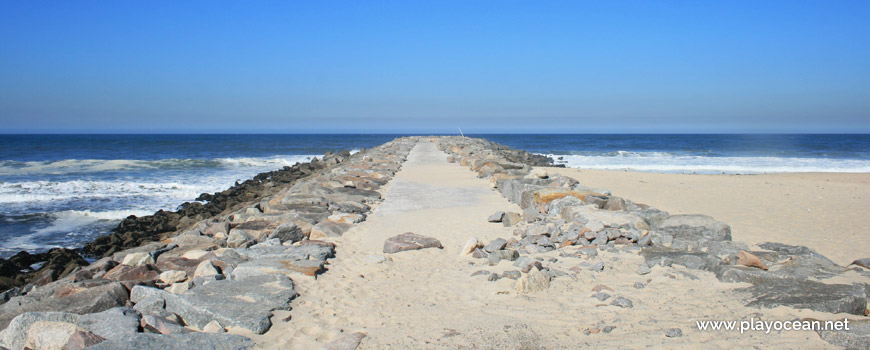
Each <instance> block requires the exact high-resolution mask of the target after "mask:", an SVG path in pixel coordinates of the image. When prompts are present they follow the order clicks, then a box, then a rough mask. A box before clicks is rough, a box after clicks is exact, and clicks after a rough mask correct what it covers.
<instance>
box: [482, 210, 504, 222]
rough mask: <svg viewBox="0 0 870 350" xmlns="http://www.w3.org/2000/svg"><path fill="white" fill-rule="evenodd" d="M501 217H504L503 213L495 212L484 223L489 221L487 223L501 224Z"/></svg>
mask: <svg viewBox="0 0 870 350" xmlns="http://www.w3.org/2000/svg"><path fill="white" fill-rule="evenodd" d="M503 217H504V212H503V211H497V212H495V214H492V215H490V216H489V218H487V219H486V221H489V222H501V219H502V218H503Z"/></svg>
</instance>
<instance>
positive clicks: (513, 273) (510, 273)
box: [501, 270, 523, 280]
mask: <svg viewBox="0 0 870 350" xmlns="http://www.w3.org/2000/svg"><path fill="white" fill-rule="evenodd" d="M522 276H523V275H522V274H521V273H520V272H519V271H517V270H510V271H505V272H502V274H501V277H502V278H510V279H512V280H518V279H520V277H522Z"/></svg>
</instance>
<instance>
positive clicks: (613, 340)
mask: <svg viewBox="0 0 870 350" xmlns="http://www.w3.org/2000/svg"><path fill="white" fill-rule="evenodd" d="M445 158H446V154H444V153H443V152H440V151H438V150H437V149H436V148H435V145H434V144H431V143H427V142H423V143H420V144H418V145H417V146H416V148H415V149H414V150H413V151H412V152H411V154H410V155H409V158H408V161H407V162H406V163H405V164H404V165H403V168H402V170H401V171H400V172H399V173H397V174H396V176H395V178H394V179H393V181H391V182H390V183H389V184H388V185H387V186H385V187H384V188H382V189H381V192H382V193H383V194H384V202H383V203H381V204H380V205H378V206H376V207H375V208H374V210H373V212H372V214H371V215H370V216H369V217H368V219H367V220H366V221H365V222H363V223H361V224H359V225H357V226H355V227H354V228H352V229H351V230H349V231H348V232H346V233H345V234H344V236H343V237H341V238H338V239H335V240H334V241H335V242H336V244H337V257H336V258H335V259H333V260H330V264H329V265H328V269H329V270H328V271H327V272H326V273H324V274H323V275H320V276H318V277H317V279H314V278H310V277H306V276H302V277H298V278H294V282H295V283H296V284H297V286H298V287H297V290H298V291H299V293H300V297H299V298H297V299H296V300H295V301H294V302H293V308H294V309H293V310H292V311H289V312H285V311H282V312H278V313H276V317H273V318H272V322H273V323H274V325H273V327H272V328H271V329H270V330H269V332H267V333H266V334H265V335H262V336H255V335H252V336H251V337H252V338H253V339H254V341H255V342H257V344H258V345H259V346H261V347H263V348H267V349H310V348H316V347H317V346H319V345H322V344H324V343H326V342H329V341H331V340H334V339H337V338H339V337H342V336H343V335H347V334H350V333H353V332H364V333H366V334H367V335H368V337H366V338H365V339H364V340H363V341H362V343H361V346H360V349H420V348H440V349H491V348H499V349H521V348H526V349H533V348H548V349H563V348H581V347H589V346H607V347H618V348H634V349H643V348H650V347H654V348H661V347H666V348H673V347H677V348H698V347H703V348H713V349H720V348H721V349H725V348H736V347H753V346H755V347H765V348H793V349H798V348H807V349H827V348H835V347H833V346H832V345H830V344H828V343H825V342H824V341H822V340H821V339H820V338H819V337H818V335H816V333H815V332H800V331H798V332H782V333H777V334H765V333H763V332H753V333H746V334H740V333H739V332H736V331H731V332H726V331H716V332H711V331H706V332H705V331H699V330H697V328H695V321H696V320H743V319H747V320H748V319H749V318H752V317H755V318H759V317H761V318H764V319H767V320H793V319H796V318H802V317H818V318H823V319H833V318H836V317H840V319H842V317H841V315H831V314H824V313H816V312H812V311H807V310H794V309H790V308H785V307H779V308H776V309H754V308H747V307H745V306H743V302H742V299H741V298H740V296H739V295H737V294H736V293H735V292H734V291H733V289H734V288H738V287H743V286H745V285H744V284H725V283H720V282H718V281H717V280H716V278H715V276H713V275H712V274H711V273H708V272H704V271H697V270H686V269H682V268H672V267H659V266H656V267H654V268H653V269H652V272H651V273H650V274H648V275H638V274H637V273H635V271H636V270H637V268H638V266H639V265H640V264H641V263H642V258H641V257H640V256H638V255H637V254H636V253H631V252H615V253H614V252H604V251H602V252H601V253H600V254H599V255H598V257H595V258H592V259H588V260H587V259H582V258H578V257H562V256H559V251H558V250H557V251H552V252H548V253H545V254H540V255H537V256H540V257H541V258H543V259H544V260H545V261H548V262H547V266H549V267H551V268H554V269H559V270H562V271H565V272H569V275H568V276H562V277H558V278H555V279H553V280H552V282H551V285H550V287H549V288H547V289H545V290H543V291H540V292H536V293H530V294H518V293H517V292H516V291H515V289H514V285H515V283H516V281H514V280H511V279H507V278H502V279H500V280H498V281H495V282H489V281H487V278H486V276H485V275H483V276H471V275H472V273H474V272H476V271H479V270H488V271H490V272H494V273H501V272H503V271H506V270H516V269H517V268H515V267H513V266H512V264H511V263H510V262H508V261H502V262H501V263H500V264H498V265H496V266H488V264H487V260H486V259H472V258H470V257H467V256H466V257H461V256H460V250H461V248H462V246H463V245H464V244H465V242H466V240H468V238H470V237H477V238H478V239H480V240H481V241H483V242H484V243H486V242H489V241H490V240H492V239H495V238H499V237H501V238H505V239H508V238H510V237H511V236H512V235H513V234H512V231H513V229H514V228H509V227H504V226H502V225H501V224H496V223H489V222H487V217H488V216H489V215H490V214H492V213H493V212H495V211H499V210H503V211H519V208H518V207H517V206H516V205H515V204H512V203H510V202H508V201H507V200H506V199H505V198H503V197H502V196H501V195H500V194H499V193H498V192H496V191H495V190H493V189H492V188H490V187H489V182H488V180H485V179H478V178H477V177H476V176H475V175H476V174H475V173H473V172H471V171H469V170H468V169H467V168H464V167H461V166H460V165H458V164H450V163H447V162H446V161H445ZM581 181H582V180H581ZM614 192H616V191H614ZM617 193H618V192H617ZM627 197H629V198H630V199H634V198H631V197H630V196H627ZM638 200H640V199H638ZM652 204H656V203H652ZM702 212H703V211H702ZM723 219H724V218H723ZM726 221H727V220H726ZM408 231H410V232H415V233H418V234H422V235H426V236H431V237H435V238H437V239H439V240H440V241H441V242H442V244H443V245H444V249H423V250H418V251H408V252H401V253H397V254H383V253H382V248H383V243H384V240H385V239H387V238H388V237H391V236H394V235H397V234H400V233H403V232H408ZM789 243H795V242H789ZM566 250H576V248H566ZM378 256H387V258H388V260H387V261H383V262H377V259H376V258H377V257H378ZM551 258H555V259H556V261H555V262H549V261H550V259H551ZM584 262H587V263H591V264H594V263H597V262H602V263H603V264H604V266H605V268H604V270H603V271H600V272H594V271H591V270H590V269H588V268H584V267H582V265H581V264H582V263H584ZM572 269H574V270H573V271H572ZM635 282H641V283H644V285H645V287H644V288H635V287H634V284H635ZM598 284H603V285H606V286H607V287H609V288H611V289H612V290H606V291H605V292H606V293H608V294H611V295H612V296H613V297H614V298H615V297H616V296H622V297H625V298H628V299H630V300H631V301H632V302H633V307H632V308H621V307H617V306H610V305H607V304H609V303H610V302H611V300H612V298H611V299H607V300H606V301H599V300H598V299H595V298H592V297H591V296H592V295H593V294H594V293H595V292H593V291H592V288H593V287H595V286H596V285H598ZM288 316H289V317H291V318H292V320H291V321H282V319H283V318H285V317H288ZM608 326H609V327H614V328H611V329H610V332H609V333H605V332H604V331H603V330H604V329H605V328H606V327H608ZM674 327H676V328H681V329H682V332H683V336H682V337H677V338H668V337H666V336H665V330H666V329H668V328H674ZM590 329H592V330H599V331H598V332H597V333H592V334H588V335H586V334H584V331H585V330H590Z"/></svg>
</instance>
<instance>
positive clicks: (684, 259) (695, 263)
mask: <svg viewBox="0 0 870 350" xmlns="http://www.w3.org/2000/svg"><path fill="white" fill-rule="evenodd" d="M640 255H641V256H643V257H644V259H645V260H646V263H647V265H650V266H652V265H660V266H671V265H673V264H676V265H682V266H685V267H687V268H690V269H696V270H705V271H710V272H714V271H715V269H716V267H717V266H719V264H721V263H722V261H721V260H720V259H719V258H717V257H715V256H713V255H711V254H707V253H702V252H685V251H682V250H675V249H670V248H663V247H650V248H646V249H644V250H642V251H641V252H640Z"/></svg>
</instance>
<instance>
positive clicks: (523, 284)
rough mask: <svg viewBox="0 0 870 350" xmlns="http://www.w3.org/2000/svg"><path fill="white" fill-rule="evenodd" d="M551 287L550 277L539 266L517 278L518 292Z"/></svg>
mask: <svg viewBox="0 0 870 350" xmlns="http://www.w3.org/2000/svg"><path fill="white" fill-rule="evenodd" d="M549 287H550V279H549V278H547V276H545V275H544V273H542V272H541V271H540V270H538V269H537V268H532V269H531V270H530V271H529V273H527V274H525V275H524V276H523V277H521V278H520V279H519V280H517V284H516V290H517V292H518V293H534V292H539V291H542V290H544V289H547V288H549Z"/></svg>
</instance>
